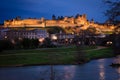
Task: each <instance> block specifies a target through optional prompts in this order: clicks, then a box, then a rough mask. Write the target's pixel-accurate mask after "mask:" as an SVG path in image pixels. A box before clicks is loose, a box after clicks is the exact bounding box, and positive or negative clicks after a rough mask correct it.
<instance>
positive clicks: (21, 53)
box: [0, 47, 115, 67]
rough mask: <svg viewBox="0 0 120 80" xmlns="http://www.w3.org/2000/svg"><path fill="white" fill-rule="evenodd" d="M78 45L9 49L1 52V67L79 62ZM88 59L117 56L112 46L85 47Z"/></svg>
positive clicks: (84, 50) (83, 49)
mask: <svg viewBox="0 0 120 80" xmlns="http://www.w3.org/2000/svg"><path fill="white" fill-rule="evenodd" d="M76 50H77V49H76V47H69V48H53V49H34V50H9V51H3V52H2V53H0V67H6V66H9V67H10V66H31V65H50V64H54V65H58V64H77V63H76V57H75V55H76V52H81V51H76ZM82 51H83V52H84V54H85V58H86V59H87V61H90V60H93V59H98V58H106V57H113V56H115V55H114V54H112V48H110V47H106V48H105V47H102V48H99V47H97V48H96V47H83V48H82Z"/></svg>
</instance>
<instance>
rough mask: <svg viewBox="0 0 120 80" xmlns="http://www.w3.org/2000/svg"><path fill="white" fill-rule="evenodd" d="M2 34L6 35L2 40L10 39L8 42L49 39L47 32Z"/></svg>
mask: <svg viewBox="0 0 120 80" xmlns="http://www.w3.org/2000/svg"><path fill="white" fill-rule="evenodd" d="M2 33H4V35H3V36H2V37H3V38H2V39H8V40H13V39H19V40H20V39H23V38H28V39H42V38H46V37H48V36H49V35H48V33H47V31H46V30H38V29H35V30H11V29H9V30H5V31H3V32H2Z"/></svg>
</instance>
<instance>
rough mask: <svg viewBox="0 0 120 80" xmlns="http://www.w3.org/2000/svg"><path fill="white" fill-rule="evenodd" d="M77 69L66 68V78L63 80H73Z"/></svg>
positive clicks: (74, 67) (72, 67) (73, 67)
mask: <svg viewBox="0 0 120 80" xmlns="http://www.w3.org/2000/svg"><path fill="white" fill-rule="evenodd" d="M75 69H76V66H71V67H67V66H66V67H64V70H65V73H64V78H65V79H63V80H72V79H73V77H74V74H75Z"/></svg>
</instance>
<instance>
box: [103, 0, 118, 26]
mask: <svg viewBox="0 0 120 80" xmlns="http://www.w3.org/2000/svg"><path fill="white" fill-rule="evenodd" d="M104 2H105V3H106V4H107V5H108V6H109V9H108V10H106V12H105V15H106V16H108V19H109V21H110V22H111V23H113V24H118V23H120V0H105V1H104Z"/></svg>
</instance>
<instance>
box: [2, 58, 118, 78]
mask: <svg viewBox="0 0 120 80" xmlns="http://www.w3.org/2000/svg"><path fill="white" fill-rule="evenodd" d="M113 61H116V60H115V59H114V58H109V59H99V60H93V61H91V62H89V63H86V64H84V65H56V66H52V67H51V66H50V65H47V66H29V67H10V68H0V80H50V79H51V77H52V78H53V79H54V80H120V68H112V67H110V66H109V65H110V64H111V63H112V62H113ZM119 61H120V59H119V60H118V62H119Z"/></svg>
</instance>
